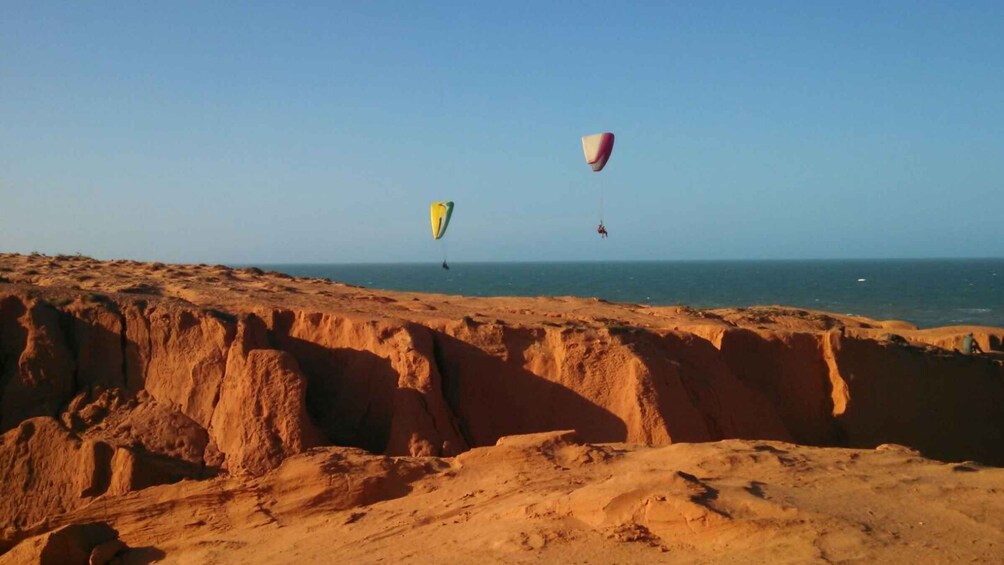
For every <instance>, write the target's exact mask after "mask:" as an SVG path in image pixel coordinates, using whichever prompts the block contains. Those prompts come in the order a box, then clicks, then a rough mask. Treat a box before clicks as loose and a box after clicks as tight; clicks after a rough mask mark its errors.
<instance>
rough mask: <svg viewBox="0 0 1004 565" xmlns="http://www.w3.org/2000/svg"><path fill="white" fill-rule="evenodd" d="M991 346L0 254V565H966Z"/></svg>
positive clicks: (976, 523) (992, 497) (997, 413)
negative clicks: (884, 564) (839, 564)
mask: <svg viewBox="0 0 1004 565" xmlns="http://www.w3.org/2000/svg"><path fill="white" fill-rule="evenodd" d="M969 331H972V332H973V333H974V335H975V336H976V337H977V339H978V340H979V342H980V345H981V346H982V348H983V349H984V350H986V351H988V352H989V353H988V354H987V355H981V356H963V355H961V354H958V353H957V352H954V351H953V350H952V349H953V348H958V347H959V344H960V343H961V339H962V337H963V336H964V335H965V334H966V333H967V332H969ZM1002 341H1004V329H1001V328H984V327H973V328H967V327H953V328H938V329H933V330H918V329H916V328H914V327H912V326H910V325H909V324H905V323H903V322H895V321H887V322H879V321H875V320H868V319H865V318H859V317H849V316H839V315H833V314H826V313H822V312H812V311H805V310H797V309H790V308H783V307H762V308H748V309H729V310H713V311H697V310H692V309H688V308H684V307H659V308H655V307H648V306H643V305H633V304H611V303H607V302H604V301H598V300H589V299H579V298H565V297H563V298H467V297H457V296H443V295H427V294H415V293H400V292H384V291H374V290H370V289H364V288H359V287H351V286H346V285H342V284H338V283H331V282H328V281H324V280H317V279H297V278H292V277H289V276H286V275H282V274H279V273H262V272H261V271H258V270H256V269H230V268H227V267H223V266H206V265H199V266H193V265H163V264H159V263H137V262H130V261H113V262H99V261H94V260H91V259H88V258H80V257H45V256H30V257H28V256H19V255H0V432H4V434H3V436H2V441H0V476H2V477H4V480H3V481H2V482H0V532H2V536H0V551H6V550H9V552H8V553H6V555H4V556H3V557H0V562H15V563H16V562H32V561H36V560H38V559H40V558H41V559H42V560H43V561H45V559H47V557H46V556H47V555H48V556H50V557H51V556H53V555H55V556H56V557H54V559H56V560H57V561H58V562H67V561H72V560H73V559H76V558H82V559H84V561H86V560H87V558H88V557H95V558H96V559H97V560H98V561H101V560H102V559H104V560H107V559H110V558H112V556H115V555H117V556H118V557H117V559H120V560H125V561H126V562H136V563H146V562H151V561H153V560H163V561H166V562H188V563H195V562H199V563H201V562H206V563H212V562H217V563H228V562H238V561H241V562H243V561H248V562H292V561H297V562H303V561H308V562H310V561H316V562H330V561H331V559H332V557H333V556H336V555H337V556H343V560H344V561H346V562H349V561H352V562H378V561H381V560H382V561H384V562H401V561H416V562H421V561H437V562H443V561H446V562H451V561H452V562H481V561H500V562H512V561H532V562H555V561H560V562H586V561H592V562H607V561H617V560H619V561H623V562H643V561H649V560H657V561H660V562H664V561H670V562H672V561H673V560H676V561H681V562H687V561H693V560H695V559H696V560H712V561H726V562H727V561H729V560H735V561H748V560H751V559H752V560H770V561H785V560H788V561H790V562H811V561H813V560H863V561H875V560H883V561H885V560H890V559H891V560H893V561H899V562H915V561H917V560H919V559H920V558H921V557H922V556H924V555H936V556H938V557H937V559H940V560H950V561H955V560H970V559H977V560H981V559H982V560H992V559H990V558H991V557H992V556H994V555H998V556H999V555H1001V541H1002V527H1001V526H1002V524H1001V522H1000V516H1001V515H1004V514H1002V513H1001V512H1000V510H1001V508H1000V505H1001V503H1000V502H999V500H1000V498H1001V497H1000V494H999V490H1000V489H1001V488H1004V477H1002V474H1001V473H1002V472H1004V471H1001V470H998V469H994V468H988V467H985V466H984V465H1004V410H1001V409H1000V406H1001V405H1002V404H1004V361H1001V360H1000V359H1001V357H1002V356H1004V355H1002V354H1001V353H1000V350H1002V349H1004V347H1002ZM562 429H574V430H576V433H574V434H571V433H559V434H550V435H547V434H545V435H543V436H532V437H512V436H518V435H519V434H533V433H537V432H545V431H549V430H562ZM500 438H504V439H502V440H500ZM729 438H739V439H745V440H756V441H738V440H736V439H733V440H730V441H724V442H719V443H704V444H687V443H680V442H715V441H719V440H725V439H729ZM497 442H498V443H500V445H499V446H497V447H489V446H495V444H496V443H497ZM781 442H795V443H798V444H808V445H816V446H840V447H851V448H863V449H867V450H868V451H862V450H861V449H858V450H854V449H836V448H825V449H824V448H810V447H803V446H796V445H794V444H792V443H781ZM889 443H896V444H903V445H907V446H910V447H911V448H913V449H916V450H917V452H913V451H910V450H909V449H907V448H899V447H884V448H880V449H879V450H877V451H870V449H874V448H876V447H879V446H880V445H882V444H889ZM668 444H674V445H671V446H669V447H658V448H656V447H640V445H649V446H666V445H668ZM326 446H342V447H326ZM353 447H354V448H362V449H351V448H353ZM363 450H365V451H363ZM370 454H385V455H388V456H396V457H393V458H388V457H386V456H381V455H370ZM921 454H922V455H923V456H926V457H931V458H935V459H940V460H942V461H954V462H960V461H967V460H969V461H970V462H966V463H961V464H954V465H953V464H946V463H938V462H934V461H930V460H926V459H923V458H922V457H921ZM971 461H978V462H980V463H973V462H971ZM995 501H996V502H995ZM995 504H996V506H994V505H995ZM109 526H111V527H109ZM15 546H16V547H15ZM11 548H13V549H11ZM92 553H95V554H96V555H92ZM40 556H41V557H40ZM81 556H82V557H81Z"/></svg>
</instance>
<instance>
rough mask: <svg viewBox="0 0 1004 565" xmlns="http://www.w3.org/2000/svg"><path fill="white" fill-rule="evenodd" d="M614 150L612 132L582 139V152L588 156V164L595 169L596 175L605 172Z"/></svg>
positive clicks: (595, 134)
mask: <svg viewBox="0 0 1004 565" xmlns="http://www.w3.org/2000/svg"><path fill="white" fill-rule="evenodd" d="M613 150H614V134H612V133H610V132H607V133H594V134H593V135H587V136H584V137H583V138H582V152H583V153H585V154H586V163H588V164H589V166H591V167H592V168H593V172H594V173H598V172H600V171H602V170H603V167H605V166H606V164H607V160H608V159H610V152H611V151H613Z"/></svg>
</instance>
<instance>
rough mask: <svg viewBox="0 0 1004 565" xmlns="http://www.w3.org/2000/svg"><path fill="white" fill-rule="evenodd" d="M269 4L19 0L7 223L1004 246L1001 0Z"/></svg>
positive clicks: (618, 249) (2, 195)
mask: <svg viewBox="0 0 1004 565" xmlns="http://www.w3.org/2000/svg"><path fill="white" fill-rule="evenodd" d="M248 4H249V5H239V4H237V3H233V4H227V3H209V2H198V3H191V4H185V3H181V2H166V3H165V2H156V3H155V2H148V3H140V2H128V3H118V4H113V3H79V2H77V3H71V2H66V3H63V2H44V3H43V2H9V1H6V0H0V251H18V252H29V251H32V250H37V251H40V252H43V253H75V252H81V253H84V254H87V255H91V256H95V257H101V258H112V257H126V258H135V259H145V260H160V261H190V262H196V261H198V262H233V263H239V262H361V261H362V262H385V261H426V260H431V261H435V260H437V259H439V258H440V257H441V255H440V253H441V252H440V250H439V248H438V244H436V243H434V242H433V241H432V240H431V236H430V228H429V221H428V203H429V202H430V201H433V200H440V199H451V200H454V201H455V202H456V211H455V214H454V219H453V223H452V225H451V226H450V230H449V233H448V234H447V236H446V243H447V245H448V249H449V255H450V257H451V259H452V260H455V261H481V260H485V261H488V260H504V261H520V260H593V259H595V260H608V259H760V258H848V257H854V258H859V257H860V258H865V257H879V258H881V257H972V256H980V257H988V256H996V257H1001V256H1004V190H1002V189H1004V66H1002V65H1001V61H1004V33H1001V30H1002V29H1004V3H1001V2H985V3H982V2H965V3H962V2H959V3H952V2H833V3H822V2H795V1H792V2H777V3H775V2H707V3H698V2H688V3H683V2H609V1H607V2H584V1H581V0H578V1H575V2H505V3H503V2H455V3H454V2H445V1H443V2H410V1H402V2H343V3H334V2H323V3H322V2H318V3H301V4H300V5H297V6H293V5H291V3H279V2H273V3H264V2H258V3H248ZM599 131H613V132H615V133H616V134H617V141H616V146H615V148H614V154H613V156H612V158H611V160H610V163H609V165H608V166H607V168H606V170H604V171H603V172H602V173H600V174H595V175H594V174H593V173H591V172H590V170H589V168H588V166H587V165H586V164H585V162H584V160H583V157H582V151H581V146H580V143H579V137H580V136H581V135H584V134H587V133H595V132H599ZM601 185H602V186H601ZM601 190H602V191H603V193H604V194H605V196H606V214H605V216H606V218H605V219H606V224H607V226H608V228H609V231H610V234H611V235H610V238H609V239H607V240H602V241H601V240H600V239H599V238H598V237H597V235H596V233H595V231H594V230H595V225H596V223H597V220H598V214H599V194H600V191H601Z"/></svg>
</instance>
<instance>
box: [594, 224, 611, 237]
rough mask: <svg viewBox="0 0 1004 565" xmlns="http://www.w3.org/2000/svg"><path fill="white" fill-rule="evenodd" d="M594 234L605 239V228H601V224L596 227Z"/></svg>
mask: <svg viewBox="0 0 1004 565" xmlns="http://www.w3.org/2000/svg"><path fill="white" fill-rule="evenodd" d="M596 233H598V234H600V236H601V237H607V235H608V234H607V228H605V227H603V222H600V225H598V226H596Z"/></svg>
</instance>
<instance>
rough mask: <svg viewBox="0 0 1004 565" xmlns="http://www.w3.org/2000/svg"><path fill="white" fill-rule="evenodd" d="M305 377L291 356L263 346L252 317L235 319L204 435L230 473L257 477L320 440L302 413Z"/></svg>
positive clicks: (256, 321) (261, 332)
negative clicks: (234, 330) (233, 334)
mask: <svg viewBox="0 0 1004 565" xmlns="http://www.w3.org/2000/svg"><path fill="white" fill-rule="evenodd" d="M306 395H307V381H306V378H304V376H303V374H302V373H301V372H300V367H299V365H298V364H297V362H296V359H294V358H293V356H292V355H290V354H289V353H286V352H285V351H278V350H275V349H270V348H269V347H268V337H267V334H266V330H265V326H264V324H263V323H262V322H261V320H259V319H258V318H256V317H253V316H249V317H247V318H245V319H244V320H242V321H241V323H240V324H239V325H238V329H237V337H236V339H235V340H234V342H233V345H232V346H231V347H230V352H229V354H228V355H227V365H226V373H225V377H224V379H223V383H222V385H221V387H220V392H219V400H218V401H217V402H216V404H215V406H214V408H213V417H212V422H211V426H210V433H211V434H212V436H213V439H214V440H215V441H216V445H217V446H218V447H219V449H220V450H221V451H222V452H223V453H224V454H225V465H226V467H227V468H228V469H229V470H230V471H231V472H241V473H250V474H252V475H260V474H262V473H264V472H265V471H268V470H270V469H273V468H275V467H277V466H278V465H279V464H280V463H281V462H282V460H283V459H285V458H287V457H289V456H290V455H294V454H297V453H300V452H302V451H304V450H306V449H307V448H310V447H314V446H316V445H320V444H321V443H322V440H321V434H320V433H319V432H318V430H317V429H316V428H315V427H314V424H313V423H312V422H311V421H310V417H309V416H308V415H307V405H306Z"/></svg>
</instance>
